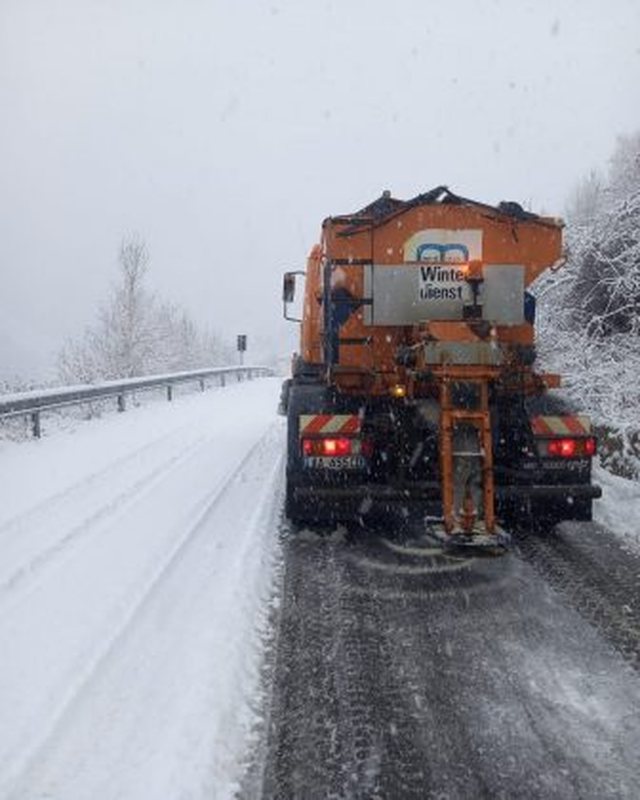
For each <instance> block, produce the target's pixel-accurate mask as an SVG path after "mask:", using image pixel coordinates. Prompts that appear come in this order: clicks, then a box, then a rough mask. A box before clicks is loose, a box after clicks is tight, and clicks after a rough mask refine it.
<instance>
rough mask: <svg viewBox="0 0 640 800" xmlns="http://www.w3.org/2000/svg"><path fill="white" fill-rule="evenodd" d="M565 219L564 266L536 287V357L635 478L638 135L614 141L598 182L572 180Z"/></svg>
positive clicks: (638, 446)
mask: <svg viewBox="0 0 640 800" xmlns="http://www.w3.org/2000/svg"><path fill="white" fill-rule="evenodd" d="M567 221H568V226H567V231H566V241H567V244H568V246H569V253H570V256H569V261H568V264H567V266H566V268H565V269H563V270H561V271H560V272H558V273H555V274H553V273H551V274H549V273H548V274H546V275H545V276H544V277H543V278H542V279H541V280H540V281H539V282H538V284H537V286H536V293H537V296H538V319H539V326H538V343H539V353H540V356H541V361H542V362H543V365H544V366H547V367H549V368H551V369H553V370H557V371H558V372H560V373H561V374H562V375H563V383H564V386H565V391H566V392H567V393H568V394H569V395H570V396H571V397H573V399H574V400H575V401H576V403H577V404H578V405H579V406H581V407H582V408H583V409H585V410H586V411H588V412H589V413H590V414H591V415H592V416H593V417H594V419H595V420H596V422H599V423H601V424H602V426H603V430H604V429H606V431H607V436H611V437H612V439H615V440H616V446H615V447H614V448H613V450H612V454H613V456H612V461H616V460H617V462H618V463H617V465H616V466H617V467H618V468H620V469H621V470H622V471H624V472H626V473H627V474H634V473H635V474H637V475H640V423H639V420H638V408H640V134H636V135H634V136H630V137H623V138H621V139H619V140H618V144H617V146H616V149H615V152H614V155H613V157H612V159H611V165H610V170H609V174H608V178H607V181H606V182H604V183H600V181H599V179H597V178H596V177H594V176H593V174H592V175H591V176H589V177H588V178H587V179H585V181H584V182H582V183H581V184H580V185H579V187H578V189H577V190H576V192H575V193H574V195H573V196H572V200H571V202H570V205H569V209H568V214H567Z"/></svg>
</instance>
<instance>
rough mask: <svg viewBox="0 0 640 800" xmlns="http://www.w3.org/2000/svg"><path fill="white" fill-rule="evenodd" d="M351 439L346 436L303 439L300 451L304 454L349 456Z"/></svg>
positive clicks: (351, 448) (351, 447)
mask: <svg viewBox="0 0 640 800" xmlns="http://www.w3.org/2000/svg"><path fill="white" fill-rule="evenodd" d="M353 441H354V440H353V439H347V438H346V436H341V437H339V438H335V439H334V438H331V439H328V438H327V439H325V438H322V439H303V440H302V452H303V454H304V455H305V456H350V455H351V453H352V450H353V446H352V442H353Z"/></svg>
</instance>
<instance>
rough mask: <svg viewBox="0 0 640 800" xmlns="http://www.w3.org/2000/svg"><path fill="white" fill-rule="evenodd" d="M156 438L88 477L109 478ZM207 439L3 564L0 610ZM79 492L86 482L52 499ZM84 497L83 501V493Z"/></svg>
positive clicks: (205, 443) (195, 443)
mask: <svg viewBox="0 0 640 800" xmlns="http://www.w3.org/2000/svg"><path fill="white" fill-rule="evenodd" d="M173 438H174V437H173V435H172V436H170V437H163V440H162V441H163V442H164V441H169V440H171V439H173ZM159 441H160V440H158V442H159ZM158 442H153V443H151V444H150V445H148V446H146V447H143V448H140V449H139V450H137V451H136V452H135V453H132V454H131V455H129V456H126V457H124V458H123V459H119V461H118V462H116V464H114V465H112V466H110V467H107V468H106V469H105V470H102V471H101V472H100V473H96V475H95V476H91V479H90V480H91V481H92V480H93V479H94V478H95V477H96V476H97V475H98V474H99V475H100V478H101V482H102V481H105V482H108V480H109V478H110V477H111V475H112V474H113V472H114V471H115V470H116V469H120V468H122V464H123V463H124V462H134V461H135V460H137V459H138V458H139V457H140V454H141V452H142V451H145V450H149V449H153V448H154V447H155V446H156V445H157V444H158ZM210 442H211V437H207V439H205V440H200V441H196V442H192V443H191V444H189V445H188V446H187V447H185V448H183V449H182V450H181V451H180V452H179V453H177V454H175V453H174V454H173V455H172V456H171V457H170V458H169V459H166V460H164V461H163V462H162V463H160V464H158V465H157V466H156V467H155V468H154V469H152V471H151V472H150V473H148V474H146V475H144V476H143V477H142V478H139V479H138V480H137V481H135V482H134V483H133V484H129V485H128V486H127V488H126V489H124V490H123V491H122V492H119V493H118V494H116V495H113V496H111V497H110V498H109V499H108V500H107V501H106V502H105V503H103V504H102V505H101V506H100V507H98V509H97V510H95V511H93V512H92V513H91V514H89V515H87V516H84V517H83V518H82V519H81V521H80V522H78V523H77V524H75V525H73V527H71V528H70V529H69V528H68V529H67V530H66V532H65V533H64V534H63V535H61V536H59V537H58V538H57V539H55V540H54V541H53V542H52V543H51V544H50V545H49V546H47V547H45V548H44V549H42V550H41V551H40V552H39V553H38V554H37V555H36V556H35V557H31V558H28V559H26V560H24V561H23V562H21V563H19V564H18V565H17V566H15V565H14V566H11V567H10V568H9V569H6V566H5V576H4V577H0V614H3V613H5V612H6V610H7V608H8V607H9V606H11V605H13V604H14V603H15V602H18V600H19V597H18V596H17V595H16V592H18V591H21V592H22V596H24V594H25V593H26V592H27V591H28V588H29V587H30V586H33V585H36V584H37V582H38V580H39V579H40V577H41V574H42V572H43V571H44V570H46V569H47V568H48V567H51V566H53V564H54V563H55V562H57V560H58V559H59V558H60V557H62V556H63V555H66V554H67V553H68V551H69V548H70V547H71V546H73V545H74V544H78V543H79V542H80V541H81V540H83V539H85V538H86V537H87V536H91V535H97V533H98V532H102V530H103V529H101V528H100V527H99V525H100V524H102V523H104V522H106V521H107V520H108V519H109V518H111V517H113V516H117V515H118V514H121V513H123V511H125V510H126V506H127V503H129V502H130V501H132V500H137V499H138V498H139V497H140V495H141V494H142V493H143V492H145V491H149V490H150V489H153V488H154V487H155V485H156V484H157V483H158V482H159V481H160V480H162V479H163V478H164V477H165V476H166V475H167V474H168V473H170V472H171V471H172V470H174V469H176V468H178V467H179V466H180V465H181V464H182V463H183V462H184V461H185V460H187V459H188V458H190V457H191V456H192V454H193V453H194V452H196V451H197V450H199V449H201V448H203V447H205V446H207V445H208V444H210ZM80 492H86V483H84V482H83V483H80V484H76V485H75V486H73V487H71V488H70V489H69V490H67V491H66V492H62V493H60V498H59V499H57V500H56V501H55V502H56V504H58V505H59V504H60V503H61V502H62V499H63V498H64V501H65V502H67V501H68V502H70V503H73V501H74V497H75V494H76V493H80ZM84 500H85V502H86V497H85V498H84ZM45 507H46V503H45ZM44 510H45V509H39V510H38V515H40V514H43V513H44ZM51 513H52V512H50V513H49V514H48V516H51ZM25 516H27V515H25ZM22 524H23V523H22ZM33 530H34V532H35V534H39V533H40V529H39V528H34V529H33Z"/></svg>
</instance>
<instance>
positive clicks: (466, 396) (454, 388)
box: [439, 374, 509, 547]
mask: <svg viewBox="0 0 640 800" xmlns="http://www.w3.org/2000/svg"><path fill="white" fill-rule="evenodd" d="M489 382H490V378H489V377H488V376H486V375H484V376H482V377H466V376H465V377H460V378H459V377H453V376H447V375H446V374H445V375H443V376H441V377H440V379H439V386H440V429H439V451H440V479H441V487H442V510H443V526H444V531H443V534H444V535H443V536H442V537H441V538H443V539H444V541H445V542H447V543H448V544H451V545H454V546H455V545H471V546H475V547H486V546H490V547H495V546H503V545H505V544H507V542H508V538H509V537H508V536H507V535H506V534H505V533H504V531H502V530H501V529H500V528H499V527H498V526H497V524H496V518H495V487H494V475H493V442H492V434H491V411H490V408H489ZM461 432H464V433H465V434H467V436H466V441H465V436H464V435H461ZM469 433H471V434H472V435H471V436H470V437H469V435H468V434H469ZM461 447H462V449H461ZM456 460H457V461H456ZM465 462H466V463H465ZM456 467H458V468H457V469H456ZM460 467H462V468H460ZM465 467H466V470H465ZM465 471H466V475H465ZM478 478H479V481H478ZM474 481H475V482H476V483H478V482H479V483H480V486H481V495H480V497H481V500H482V510H480V508H479V507H478V506H479V505H480V504H479V503H477V502H474V496H473V490H472V482H474ZM477 499H479V498H478V497H476V500H477ZM456 505H458V507H457V508H456Z"/></svg>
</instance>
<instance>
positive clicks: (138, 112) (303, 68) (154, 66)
mask: <svg viewBox="0 0 640 800" xmlns="http://www.w3.org/2000/svg"><path fill="white" fill-rule="evenodd" d="M639 128H640V2H639V1H638V0H598V1H596V0H531V2H517V1H516V0H484V1H483V0H466V1H465V0H446V2H443V1H442V0H440V1H439V2H435V1H434V0H394V2H389V1H388V0H385V2H377V0H331V1H330V2H324V1H323V0H309V1H307V0H298V2H294V1H293V0H272V2H259V1H258V0H235V2H231V1H230V0H229V2H222V0H208V1H207V2H205V0H173V1H172V2H169V1H168V0H122V2H117V1H116V0H77V2H72V1H71V0H42V2H38V1H37V0H0V272H1V277H2V282H1V287H0V292H1V293H0V377H5V376H7V375H8V374H10V373H15V372H18V371H19V372H21V373H22V375H23V376H26V377H29V375H32V374H33V375H35V374H36V372H37V373H39V374H40V373H41V372H42V369H43V368H45V367H46V366H47V365H48V364H50V363H52V360H53V358H54V356H55V352H56V350H57V349H58V348H59V346H60V345H61V343H62V341H63V340H64V338H65V337H67V336H72V335H75V334H78V333H80V332H81V330H82V328H83V327H84V325H86V324H87V323H90V322H91V321H92V319H93V318H94V316H95V312H96V308H97V306H98V305H99V303H100V302H101V301H102V300H103V298H104V297H105V295H106V293H107V291H108V287H109V285H110V282H111V281H113V280H114V279H115V276H116V255H117V248H118V243H119V241H120V239H121V237H122V235H123V234H125V233H126V232H128V231H138V232H139V233H140V234H141V235H142V237H143V238H144V239H145V240H146V242H147V245H148V248H149V251H150V254H151V273H150V284H151V285H152V287H153V288H154V289H155V290H156V291H157V292H158V293H159V294H161V295H163V296H164V297H166V298H167V299H173V300H174V301H176V302H178V303H181V304H183V305H184V306H186V307H187V308H188V309H189V310H190V311H191V312H192V314H193V315H194V316H195V317H196V318H197V319H198V320H199V321H201V322H204V323H207V324H211V325H212V326H214V327H215V328H217V329H218V330H219V331H220V332H221V333H223V334H224V335H225V336H227V337H229V338H231V337H233V336H234V335H235V333H238V332H246V333H248V334H249V337H250V343H251V344H254V345H255V343H256V342H257V341H261V342H267V341H271V340H274V341H281V340H282V336H283V331H284V326H285V323H283V322H281V321H280V314H281V304H280V280H281V277H280V276H281V273H282V271H283V269H284V268H299V267H301V266H303V264H304V259H305V256H306V253H307V251H308V250H309V247H310V246H311V244H312V243H313V242H314V241H315V240H316V238H317V235H318V230H319V226H320V222H321V220H322V218H323V217H325V216H327V215H329V214H335V213H342V212H348V211H352V210H355V209H356V208H359V207H361V206H363V205H365V204H366V203H368V202H369V201H370V200H372V199H373V198H374V197H376V196H377V195H379V194H380V193H381V191H382V190H384V189H391V190H392V192H393V194H394V195H396V196H399V197H411V196H413V195H415V194H418V193H419V192H421V191H424V190H426V189H429V188H431V187H433V186H435V185H438V184H441V183H445V184H447V185H449V186H450V188H452V189H453V190H454V191H458V192H460V193H462V194H465V195H468V196H471V197H475V198H477V199H481V200H485V201H489V202H497V201H499V200H501V199H516V200H520V201H522V202H525V203H527V204H531V206H532V207H533V209H534V210H544V211H546V212H549V213H561V212H562V209H563V206H564V202H565V199H566V197H567V195H568V193H569V192H570V190H571V188H572V185H573V184H574V183H575V181H576V180H577V179H578V178H579V177H580V176H581V175H583V174H584V173H586V172H587V171H588V170H589V169H591V168H593V167H596V168H606V164H607V159H608V157H609V155H610V154H611V151H612V148H613V146H614V144H615V139H616V136H617V135H618V134H624V133H631V132H633V131H635V130H637V129H639ZM263 349H264V347H263ZM254 352H255V351H254ZM258 354H259V353H258Z"/></svg>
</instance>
